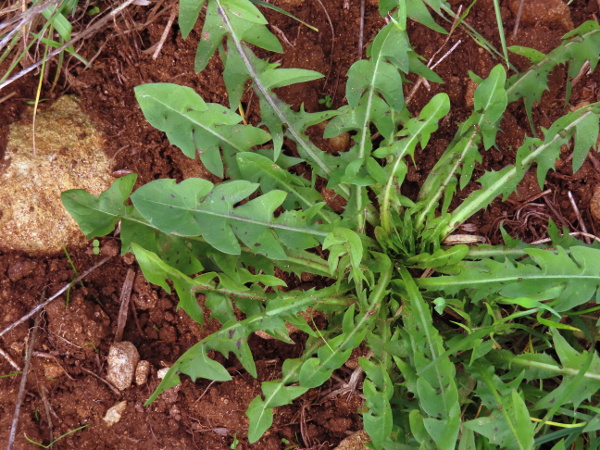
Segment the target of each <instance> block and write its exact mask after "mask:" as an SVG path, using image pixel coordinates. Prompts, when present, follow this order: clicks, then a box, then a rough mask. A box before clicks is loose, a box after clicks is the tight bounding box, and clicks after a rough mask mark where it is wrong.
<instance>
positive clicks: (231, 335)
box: [229, 330, 235, 339]
mask: <svg viewBox="0 0 600 450" xmlns="http://www.w3.org/2000/svg"><path fill="white" fill-rule="evenodd" d="M234 334H235V330H229V339H232V338H233V335H234Z"/></svg>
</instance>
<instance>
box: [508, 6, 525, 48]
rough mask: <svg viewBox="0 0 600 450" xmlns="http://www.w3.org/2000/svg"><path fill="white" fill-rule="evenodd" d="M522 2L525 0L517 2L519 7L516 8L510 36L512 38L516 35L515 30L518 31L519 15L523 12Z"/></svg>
mask: <svg viewBox="0 0 600 450" xmlns="http://www.w3.org/2000/svg"><path fill="white" fill-rule="evenodd" d="M523 3H525V0H521V2H520V3H519V9H518V10H517V18H516V19H515V26H514V28H513V32H512V36H511V37H512V38H513V39H514V38H515V37H516V36H517V32H518V31H519V24H520V23H521V15H522V14H523Z"/></svg>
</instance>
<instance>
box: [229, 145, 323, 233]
mask: <svg viewBox="0 0 600 450" xmlns="http://www.w3.org/2000/svg"><path fill="white" fill-rule="evenodd" d="M237 161H238V166H239V168H240V173H241V174H242V176H243V177H244V179H245V180H248V181H251V182H254V183H260V187H261V191H262V192H269V191H272V190H274V189H280V190H282V191H285V192H287V194H288V195H287V197H286V199H285V201H284V202H283V207H284V208H285V209H286V210H291V209H295V208H303V209H307V208H310V207H311V206H313V205H314V204H315V203H318V202H321V201H323V197H322V196H321V194H319V192H317V191H316V190H315V189H313V188H312V187H310V182H309V181H308V180H306V179H305V178H302V177H300V176H297V175H293V174H291V173H290V172H288V171H287V170H284V169H282V168H281V167H280V166H278V165H277V164H275V163H274V162H273V161H272V160H270V159H269V158H266V157H264V156H261V155H259V154H257V153H252V152H244V153H238V155H237ZM321 217H323V216H321ZM323 218H326V221H327V222H331V218H329V217H328V216H325V217H323Z"/></svg>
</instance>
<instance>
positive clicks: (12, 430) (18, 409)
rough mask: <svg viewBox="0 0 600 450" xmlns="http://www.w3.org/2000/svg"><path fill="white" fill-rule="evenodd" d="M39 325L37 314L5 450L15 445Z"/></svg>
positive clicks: (10, 449)
mask: <svg viewBox="0 0 600 450" xmlns="http://www.w3.org/2000/svg"><path fill="white" fill-rule="evenodd" d="M39 323H40V315H39V314H38V315H37V317H36V318H35V323H34V324H33V329H32V331H31V336H30V337H29V348H28V349H27V356H26V357H25V367H24V368H23V373H22V375H21V384H20V386H19V394H18V395H17V402H16V405H15V412H14V414H13V420H12V424H11V426H10V434H9V435H8V445H7V446H6V449H7V450H12V448H13V447H14V445H15V436H16V435H17V426H18V425H19V413H20V412H21V405H22V404H23V398H24V397H25V388H26V386H27V375H29V368H30V367H31V356H32V355H33V347H34V346H35V338H36V337H37V331H38V325H39Z"/></svg>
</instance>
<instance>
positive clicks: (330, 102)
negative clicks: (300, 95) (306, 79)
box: [319, 95, 333, 109]
mask: <svg viewBox="0 0 600 450" xmlns="http://www.w3.org/2000/svg"><path fill="white" fill-rule="evenodd" d="M319 105H323V106H325V107H326V108H328V109H329V108H331V107H332V106H333V99H332V98H331V95H326V96H325V97H323V98H320V99H319Z"/></svg>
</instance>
